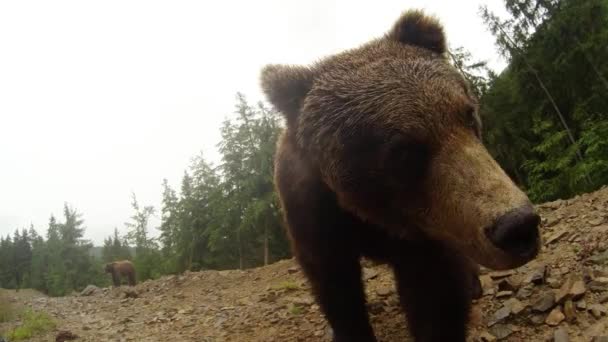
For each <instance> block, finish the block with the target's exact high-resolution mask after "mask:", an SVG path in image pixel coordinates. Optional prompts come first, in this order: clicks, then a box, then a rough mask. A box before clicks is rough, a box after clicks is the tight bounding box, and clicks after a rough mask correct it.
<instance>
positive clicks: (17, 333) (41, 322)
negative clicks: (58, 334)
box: [6, 310, 55, 341]
mask: <svg viewBox="0 0 608 342" xmlns="http://www.w3.org/2000/svg"><path fill="white" fill-rule="evenodd" d="M19 316H20V319H21V325H20V326H18V327H17V328H15V329H14V330H12V331H10V332H9V333H8V334H7V335H6V337H8V339H9V340H10V341H22V340H27V339H29V338H32V337H33V336H36V335H41V334H44V333H45V332H47V331H49V330H51V329H54V328H55V322H54V321H53V320H52V319H51V317H50V316H49V315H47V314H46V313H44V312H36V311H32V310H25V311H23V313H21V314H20V315H19Z"/></svg>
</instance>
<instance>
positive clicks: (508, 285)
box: [498, 277, 519, 292]
mask: <svg viewBox="0 0 608 342" xmlns="http://www.w3.org/2000/svg"><path fill="white" fill-rule="evenodd" d="M518 288H519V284H518V282H517V281H516V280H515V279H513V277H509V278H504V279H501V280H500V281H499V282H498V291H499V292H500V291H511V292H515V291H517V289H518Z"/></svg>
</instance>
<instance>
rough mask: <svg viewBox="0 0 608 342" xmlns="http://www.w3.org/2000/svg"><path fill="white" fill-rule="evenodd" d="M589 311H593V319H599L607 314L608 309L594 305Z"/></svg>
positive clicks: (600, 305)
mask: <svg viewBox="0 0 608 342" xmlns="http://www.w3.org/2000/svg"><path fill="white" fill-rule="evenodd" d="M589 311H591V314H592V315H593V317H595V318H597V319H599V318H601V317H602V315H605V314H606V307H605V306H603V305H602V304H592V305H590V306H589Z"/></svg>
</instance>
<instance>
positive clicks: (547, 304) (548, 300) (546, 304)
mask: <svg viewBox="0 0 608 342" xmlns="http://www.w3.org/2000/svg"><path fill="white" fill-rule="evenodd" d="M554 305H555V294H554V293H553V291H548V292H545V293H544V294H543V295H541V296H540V297H538V298H537V299H536V300H535V301H534V303H533V304H532V311H534V312H547V311H549V310H551V308H553V306H554Z"/></svg>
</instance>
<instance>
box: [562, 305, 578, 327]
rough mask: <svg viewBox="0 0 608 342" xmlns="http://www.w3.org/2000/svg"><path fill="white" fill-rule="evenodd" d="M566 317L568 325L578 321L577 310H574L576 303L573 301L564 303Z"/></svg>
mask: <svg viewBox="0 0 608 342" xmlns="http://www.w3.org/2000/svg"><path fill="white" fill-rule="evenodd" d="M564 315H565V316H566V321H567V322H568V323H572V322H574V321H575V320H576V310H575V309H574V303H573V302H572V301H571V300H567V301H566V303H564Z"/></svg>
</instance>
